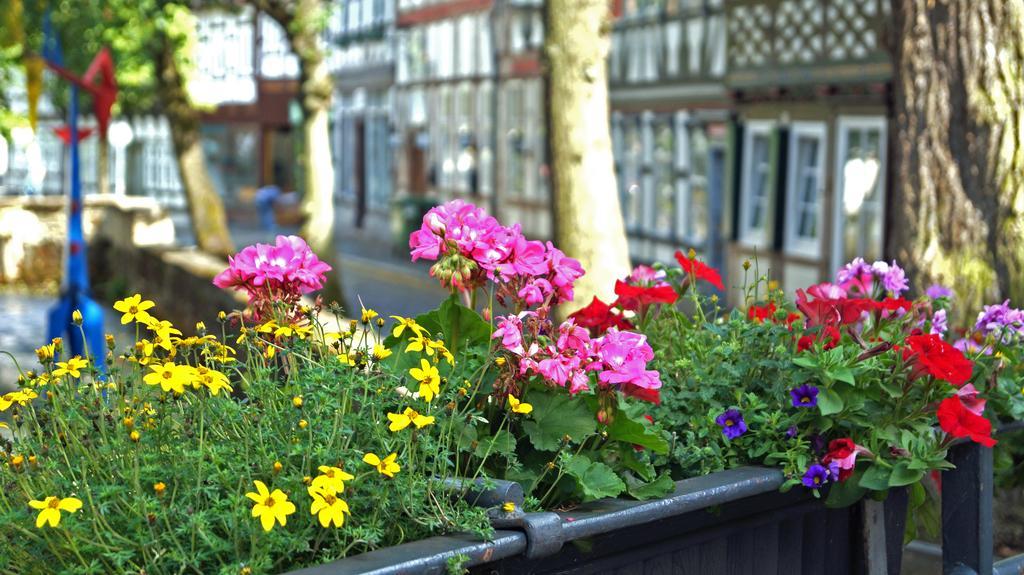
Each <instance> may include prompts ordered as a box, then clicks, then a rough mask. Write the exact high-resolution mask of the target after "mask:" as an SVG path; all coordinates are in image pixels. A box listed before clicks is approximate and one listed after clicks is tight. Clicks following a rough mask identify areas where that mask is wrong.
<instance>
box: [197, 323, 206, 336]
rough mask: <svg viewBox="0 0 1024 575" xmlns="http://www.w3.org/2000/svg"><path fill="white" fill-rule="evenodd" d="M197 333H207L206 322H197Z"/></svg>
mask: <svg viewBox="0 0 1024 575" xmlns="http://www.w3.org/2000/svg"><path fill="white" fill-rule="evenodd" d="M196 333H198V334H199V335H203V334H205V333H206V324H205V323H203V322H201V321H197V322H196Z"/></svg>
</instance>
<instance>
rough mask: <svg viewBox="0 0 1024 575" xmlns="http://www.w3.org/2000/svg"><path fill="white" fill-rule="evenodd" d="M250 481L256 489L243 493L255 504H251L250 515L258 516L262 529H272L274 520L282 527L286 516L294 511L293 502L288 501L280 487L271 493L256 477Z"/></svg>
mask: <svg viewBox="0 0 1024 575" xmlns="http://www.w3.org/2000/svg"><path fill="white" fill-rule="evenodd" d="M252 483H253V485H255V486H256V491H255V492H253V491H250V492H249V493H246V494H245V496H246V497H248V498H249V499H252V500H253V501H255V502H256V505H253V506H252V516H253V517H259V519H260V524H261V525H263V530H264V531H270V530H271V529H273V528H274V523H275V522H276V523H280V524H281V526H282V527H284V526H285V524H286V523H287V522H288V516H289V515H291V514H292V513H295V504H294V503H292V502H291V501H288V495H286V494H285V492H284V491H281V490H280V489H275V490H274V492H273V493H271V492H270V490H268V489H267V486H266V485H265V484H264V483H263V482H262V481H260V480H258V479H257V480H256V481H253V482H252Z"/></svg>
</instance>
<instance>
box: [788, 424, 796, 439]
mask: <svg viewBox="0 0 1024 575" xmlns="http://www.w3.org/2000/svg"><path fill="white" fill-rule="evenodd" d="M796 434H797V430H796V426H795V425H790V426H789V429H787V430H786V437H788V438H789V439H793V438H794V437H796Z"/></svg>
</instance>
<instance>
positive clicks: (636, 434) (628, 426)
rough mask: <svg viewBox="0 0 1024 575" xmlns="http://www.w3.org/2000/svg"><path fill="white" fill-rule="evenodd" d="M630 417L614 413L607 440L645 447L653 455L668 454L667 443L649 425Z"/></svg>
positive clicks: (621, 413)
mask: <svg viewBox="0 0 1024 575" xmlns="http://www.w3.org/2000/svg"><path fill="white" fill-rule="evenodd" d="M644 423H646V420H645V421H644V422H640V421H638V420H636V419H633V418H632V417H630V415H629V414H628V413H626V412H625V411H622V410H619V411H618V412H616V413H615V419H614V420H612V424H611V425H609V426H608V429H607V431H608V438H609V439H614V440H616V441H623V442H625V443H630V444H633V445H639V446H641V447H646V448H648V449H650V450H651V451H654V452H655V453H668V441H667V440H666V439H665V438H664V437H663V436H662V435H661V434H660V433H658V432H657V431H656V430H655V429H652V428H651V427H650V426H649V425H644Z"/></svg>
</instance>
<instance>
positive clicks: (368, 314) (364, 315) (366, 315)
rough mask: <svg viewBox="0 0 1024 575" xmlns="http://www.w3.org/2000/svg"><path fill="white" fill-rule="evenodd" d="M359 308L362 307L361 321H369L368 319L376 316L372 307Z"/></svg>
mask: <svg viewBox="0 0 1024 575" xmlns="http://www.w3.org/2000/svg"><path fill="white" fill-rule="evenodd" d="M361 309H362V312H363V313H362V318H361V319H362V320H363V323H370V320H372V319H373V318H375V317H377V315H378V314H377V312H375V311H373V310H372V309H366V308H361Z"/></svg>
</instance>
